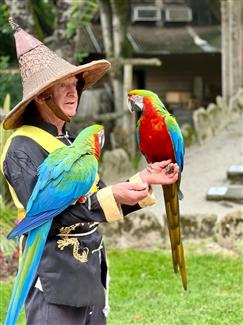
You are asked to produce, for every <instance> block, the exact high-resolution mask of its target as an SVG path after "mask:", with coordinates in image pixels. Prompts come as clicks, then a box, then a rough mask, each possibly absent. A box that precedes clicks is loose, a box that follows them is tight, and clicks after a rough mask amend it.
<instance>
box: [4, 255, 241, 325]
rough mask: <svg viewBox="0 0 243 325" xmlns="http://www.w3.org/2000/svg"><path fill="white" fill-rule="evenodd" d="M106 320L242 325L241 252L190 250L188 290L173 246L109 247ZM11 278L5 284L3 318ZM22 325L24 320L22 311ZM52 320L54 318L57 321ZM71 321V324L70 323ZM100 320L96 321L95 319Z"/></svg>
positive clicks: (143, 324)
mask: <svg viewBox="0 0 243 325" xmlns="http://www.w3.org/2000/svg"><path fill="white" fill-rule="evenodd" d="M108 255H109V264H110V273H111V274H110V276H111V284H110V305H111V313H110V316H109V319H108V325H133V324H138V325H242V324H243V257H242V256H241V257H235V256H221V255H207V254H200V255H199V254H196V253H195V252H194V253H193V252H190V254H187V258H186V260H187V274H188V290H187V291H184V290H183V288H182V286H181V281H180V277H179V276H177V275H174V273H173V272H172V268H171V257H170V253H169V252H161V251H152V252H141V251H135V250H130V249H129V250H110V251H109V253H108ZM10 293H11V283H2V285H1V303H0V324H2V323H3V318H4V316H5V312H6V309H7V304H8V301H9V297H10ZM21 317H22V318H21V319H20V321H19V322H18V325H24V324H25V322H24V316H23V314H22V315H21ZM53 325H54V324H53ZM67 325H68V324H67ZM97 325H98V324H97Z"/></svg>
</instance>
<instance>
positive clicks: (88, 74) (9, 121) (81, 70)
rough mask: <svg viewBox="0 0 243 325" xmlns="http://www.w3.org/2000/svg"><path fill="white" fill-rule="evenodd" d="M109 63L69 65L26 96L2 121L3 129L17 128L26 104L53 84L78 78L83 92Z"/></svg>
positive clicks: (98, 61) (102, 61) (94, 81)
mask: <svg viewBox="0 0 243 325" xmlns="http://www.w3.org/2000/svg"><path fill="white" fill-rule="evenodd" d="M109 68H110V62H108V61H106V60H97V61H92V62H90V63H87V64H83V65H81V66H74V65H70V68H69V69H68V71H66V72H65V73H63V74H61V75H60V76H57V77H55V78H53V79H50V80H48V81H47V82H46V84H45V85H42V86H41V88H40V89H35V91H33V92H32V93H30V94H28V96H26V97H25V98H23V99H22V100H21V102H19V103H18V104H17V105H16V106H15V107H14V108H13V109H12V110H11V111H10V112H9V113H8V114H7V115H6V117H5V119H4V120H3V127H4V129H6V130H7V129H15V128H17V127H19V126H20V125H21V123H22V119H21V118H22V115H23V113H24V111H25V109H26V107H27V106H28V104H29V103H30V102H31V101H32V100H33V99H34V97H35V96H38V95H40V94H41V93H42V92H44V91H45V90H47V89H48V88H50V87H51V86H53V85H54V84H55V83H57V82H58V81H60V80H62V79H66V78H69V77H72V76H76V77H77V78H78V77H79V74H80V75H82V78H84V80H85V85H84V88H83V90H85V89H87V88H89V87H91V86H93V85H94V84H95V83H96V82H97V81H98V80H99V79H101V78H102V77H103V75H104V74H105V73H106V72H107V71H108V70H109Z"/></svg>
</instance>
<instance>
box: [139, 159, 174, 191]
mask: <svg viewBox="0 0 243 325" xmlns="http://www.w3.org/2000/svg"><path fill="white" fill-rule="evenodd" d="M178 175H179V167H178V165H177V164H173V163H172V162H171V160H165V161H160V162H155V163H153V164H150V165H148V167H147V168H145V169H144V170H142V171H141V172H140V177H141V179H142V181H143V182H144V183H146V184H148V185H151V184H161V185H166V184H173V183H175V182H176V181H177V179H178Z"/></svg>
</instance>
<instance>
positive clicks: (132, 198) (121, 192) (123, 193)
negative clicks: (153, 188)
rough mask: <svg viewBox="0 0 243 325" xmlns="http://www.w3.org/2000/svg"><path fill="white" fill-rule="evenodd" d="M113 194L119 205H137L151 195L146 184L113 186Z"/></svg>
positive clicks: (119, 184) (126, 183)
mask: <svg viewBox="0 0 243 325" xmlns="http://www.w3.org/2000/svg"><path fill="white" fill-rule="evenodd" d="M112 192H113V195H114V198H115V200H116V202H117V203H118V204H128V205H135V204H136V203H138V202H139V201H140V200H143V199H144V198H146V197H147V195H148V194H149V188H148V185H147V184H146V183H142V182H140V183H128V182H124V183H118V184H115V185H112Z"/></svg>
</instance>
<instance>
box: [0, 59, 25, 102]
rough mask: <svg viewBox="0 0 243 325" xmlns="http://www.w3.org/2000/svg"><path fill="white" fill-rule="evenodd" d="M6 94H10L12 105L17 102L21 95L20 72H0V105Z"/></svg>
mask: <svg viewBox="0 0 243 325" xmlns="http://www.w3.org/2000/svg"><path fill="white" fill-rule="evenodd" d="M1 62H3V60H1V58H0V65H1ZM5 69H6V67H5ZM6 94H10V96H11V106H12V107H14V106H15V105H17V104H18V103H19V101H20V100H21V97H22V84H21V77H20V74H1V73H0V107H3V104H4V99H5V96H6Z"/></svg>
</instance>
